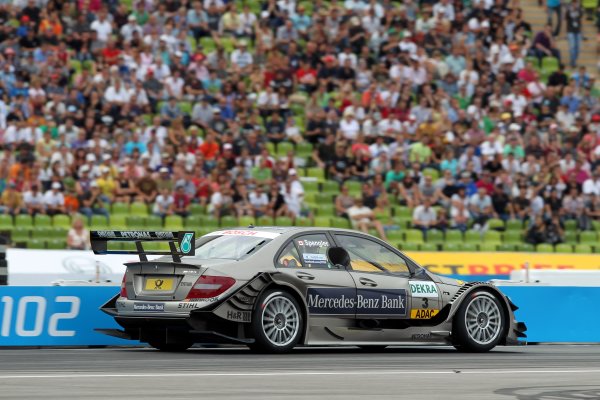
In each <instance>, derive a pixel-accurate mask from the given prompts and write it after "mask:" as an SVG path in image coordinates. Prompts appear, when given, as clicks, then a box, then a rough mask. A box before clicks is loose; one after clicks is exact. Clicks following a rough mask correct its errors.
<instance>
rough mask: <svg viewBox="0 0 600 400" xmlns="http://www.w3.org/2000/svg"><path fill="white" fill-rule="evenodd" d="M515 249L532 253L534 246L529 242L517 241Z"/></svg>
mask: <svg viewBox="0 0 600 400" xmlns="http://www.w3.org/2000/svg"><path fill="white" fill-rule="evenodd" d="M515 246H516V249H517V251H522V252H529V253H533V252H534V251H535V246H534V245H532V244H530V243H517V244H515Z"/></svg>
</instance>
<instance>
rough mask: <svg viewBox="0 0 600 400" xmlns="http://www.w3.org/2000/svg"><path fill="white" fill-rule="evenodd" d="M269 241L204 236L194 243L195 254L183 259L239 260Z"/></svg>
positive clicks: (259, 238)
mask: <svg viewBox="0 0 600 400" xmlns="http://www.w3.org/2000/svg"><path fill="white" fill-rule="evenodd" d="M271 240H272V239H270V238H264V237H256V236H235V235H223V236H204V237H202V238H200V239H198V240H197V241H196V246H197V247H196V254H195V255H194V256H192V257H183V259H187V260H189V259H199V260H211V259H225V260H239V259H242V258H244V257H248V256H250V255H251V254H254V253H256V252H257V251H259V250H260V249H261V248H262V247H263V246H264V245H265V244H267V243H269V242H270V241H271Z"/></svg>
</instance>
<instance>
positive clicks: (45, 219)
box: [33, 214, 52, 228]
mask: <svg viewBox="0 0 600 400" xmlns="http://www.w3.org/2000/svg"><path fill="white" fill-rule="evenodd" d="M33 224H34V226H35V227H36V228H43V227H47V226H51V225H52V218H50V216H49V215H44V214H37V215H36V216H35V217H34V218H33Z"/></svg>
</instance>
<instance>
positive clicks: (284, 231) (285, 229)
mask: <svg viewBox="0 0 600 400" xmlns="http://www.w3.org/2000/svg"><path fill="white" fill-rule="evenodd" d="M231 230H256V231H260V232H269V233H278V234H281V235H286V236H289V235H292V234H296V233H302V232H314V231H330V232H334V231H335V232H349V233H360V234H362V235H365V236H370V235H368V234H365V233H363V232H358V231H355V230H352V229H343V228H332V227H322V226H254V225H249V226H238V227H232V228H221V229H217V230H215V231H213V233H218V232H220V231H231Z"/></svg>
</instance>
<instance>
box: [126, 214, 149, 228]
mask: <svg viewBox="0 0 600 400" xmlns="http://www.w3.org/2000/svg"><path fill="white" fill-rule="evenodd" d="M125 221H126V222H127V229H132V230H144V229H145V228H146V221H145V218H144V217H143V216H141V215H134V216H130V217H127V219H126V220H125Z"/></svg>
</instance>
